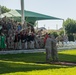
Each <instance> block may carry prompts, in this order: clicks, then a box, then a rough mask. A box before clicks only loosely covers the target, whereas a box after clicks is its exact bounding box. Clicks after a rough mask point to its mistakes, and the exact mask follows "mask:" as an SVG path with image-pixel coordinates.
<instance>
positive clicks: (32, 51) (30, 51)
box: [0, 49, 45, 54]
mask: <svg viewBox="0 0 76 75" xmlns="http://www.w3.org/2000/svg"><path fill="white" fill-rule="evenodd" d="M38 52H45V49H29V50H7V51H0V54H17V53H38Z"/></svg>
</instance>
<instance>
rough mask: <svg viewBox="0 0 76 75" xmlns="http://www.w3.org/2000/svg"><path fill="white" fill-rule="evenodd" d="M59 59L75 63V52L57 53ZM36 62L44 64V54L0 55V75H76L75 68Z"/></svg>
mask: <svg viewBox="0 0 76 75" xmlns="http://www.w3.org/2000/svg"><path fill="white" fill-rule="evenodd" d="M59 59H60V61H68V62H75V63H76V50H65V51H61V52H59ZM38 62H45V53H27V54H6V55H0V75H76V66H65V65H54V64H44V63H43V64H42V63H38Z"/></svg>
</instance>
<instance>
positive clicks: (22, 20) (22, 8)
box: [21, 0, 25, 25]
mask: <svg viewBox="0 0 76 75" xmlns="http://www.w3.org/2000/svg"><path fill="white" fill-rule="evenodd" d="M21 12H22V16H21V23H22V25H23V24H24V21H25V16H24V0H21Z"/></svg>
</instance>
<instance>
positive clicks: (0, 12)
mask: <svg viewBox="0 0 76 75" xmlns="http://www.w3.org/2000/svg"><path fill="white" fill-rule="evenodd" d="M0 19H1V5H0Z"/></svg>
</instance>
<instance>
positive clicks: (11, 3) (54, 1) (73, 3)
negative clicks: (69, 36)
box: [0, 0, 76, 29]
mask: <svg viewBox="0 0 76 75" xmlns="http://www.w3.org/2000/svg"><path fill="white" fill-rule="evenodd" d="M20 1H21V0H0V5H2V6H6V7H8V8H10V9H21V6H20ZM24 4H25V7H24V8H25V9H26V10H29V11H34V12H38V13H42V14H46V15H50V16H54V17H58V18H62V19H64V20H66V19H67V18H72V19H74V20H76V10H75V9H76V8H75V7H76V0H24ZM62 22H63V21H60V20H44V21H39V22H38V27H43V26H44V25H45V27H46V28H47V29H48V28H49V29H56V28H57V27H56V26H58V29H59V28H61V27H62Z"/></svg>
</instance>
